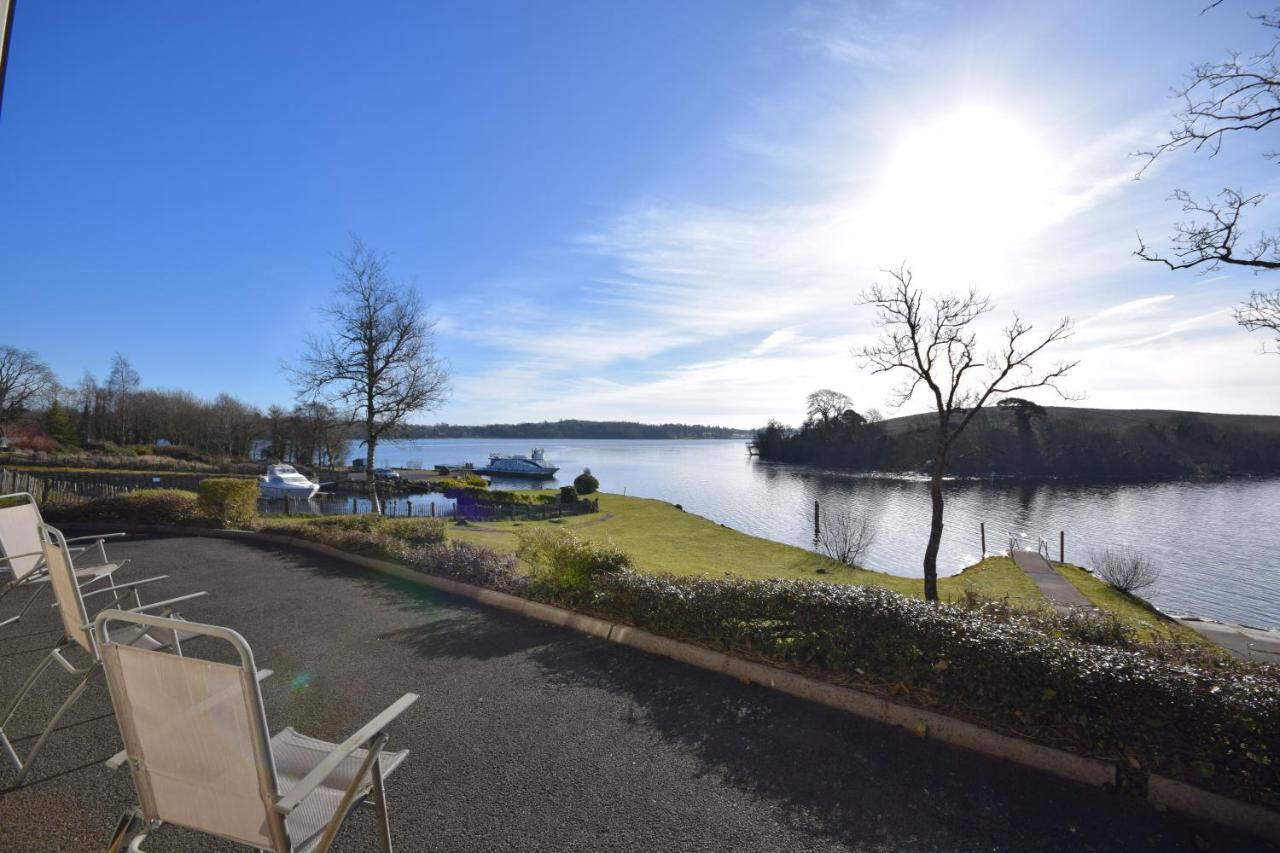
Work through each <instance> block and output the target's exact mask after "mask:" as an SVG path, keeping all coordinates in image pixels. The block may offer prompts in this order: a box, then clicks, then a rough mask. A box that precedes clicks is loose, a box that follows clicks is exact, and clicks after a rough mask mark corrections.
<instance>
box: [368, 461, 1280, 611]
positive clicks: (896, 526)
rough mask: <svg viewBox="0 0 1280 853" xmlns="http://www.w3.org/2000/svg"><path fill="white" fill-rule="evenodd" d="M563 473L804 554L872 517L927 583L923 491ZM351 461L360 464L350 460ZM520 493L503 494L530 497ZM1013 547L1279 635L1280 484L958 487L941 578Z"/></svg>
mask: <svg viewBox="0 0 1280 853" xmlns="http://www.w3.org/2000/svg"><path fill="white" fill-rule="evenodd" d="M534 444H535V442H532V441H529V440H508V439H432V440H420V441H399V442H388V443H384V444H383V445H381V446H379V448H378V464H379V465H396V466H403V465H407V464H410V463H414V464H417V463H422V464H425V465H427V466H431V465H435V464H437V463H459V462H472V463H475V464H476V465H477V466H479V465H482V464H484V463H485V462H486V461H487V460H488V456H489V454H490V453H491V452H500V453H528V452H529V450H530V449H531V448H532V447H533V446H534ZM537 445H538V446H541V447H544V448H545V449H546V453H547V459H548V460H550V461H551V462H553V463H555V464H557V465H559V466H560V468H561V470H560V473H559V475H558V476H557V477H556V479H555V480H554V481H549V482H547V483H545V484H540V485H542V486H547V487H549V486H558V485H563V484H567V483H571V482H572V481H573V478H574V477H575V476H577V475H578V474H579V473H581V471H582V469H583V468H590V469H591V472H592V473H593V474H595V475H596V477H598V478H599V480H600V487H601V489H602V490H603V491H607V492H618V493H622V492H625V493H626V494H628V495H638V496H640V497H649V498H660V499H662V500H665V501H670V502H671V503H678V504H681V505H682V506H683V507H684V508H685V509H686V510H688V511H689V512H695V513H698V514H699V515H703V516H706V517H707V518H710V519H712V520H714V521H717V522H720V523H721V524H726V525H728V526H729V527H732V528H734V529H736V530H741V531H743V532H745V533H750V534H753V535H755V536H762V537H765V538H768V539H775V540H777V541H779V542H786V543H788V544H791V545H798V546H800V547H805V548H807V547H810V545H811V540H812V536H813V503H814V501H819V502H820V503H821V504H822V506H823V507H824V509H826V510H839V509H846V508H847V509H849V510H851V511H853V512H856V513H860V514H865V515H867V516H869V517H870V518H871V519H872V520H873V523H874V526H875V530H876V541H875V543H874V544H873V545H872V547H871V549H870V551H869V552H868V554H867V556H866V558H865V563H866V565H867V566H868V567H869V568H873V569H878V570H881V571H885V572H892V573H893V574H897V575H905V576H908V577H920V575H921V568H920V565H921V560H922V559H923V554H924V547H925V541H926V540H927V538H928V530H929V490H928V485H927V483H925V482H924V481H923V480H912V479H901V478H889V477H882V476H864V475H852V474H848V473H845V472H837V471H825V470H821V469H813V468H808V467H804V466H793V465H778V464H772V463H764V462H760V461H759V460H758V459H752V458H750V457H748V456H747V451H746V444H745V442H744V441H740V440H725V441H716V440H705V441H622V440H603V439H599V440H560V441H551V442H545V441H544V442H537ZM352 455H353V456H356V455H359V453H358V452H357V453H353V454H352ZM530 485H531V484H530V483H528V482H524V481H520V480H508V481H503V480H499V481H495V483H494V486H495V487H497V488H528V487H530ZM983 522H985V523H986V527H987V550H988V552H992V551H999V550H1003V549H1004V548H1006V547H1007V543H1008V534H1009V533H1010V532H1015V533H1018V534H1023V535H1028V536H1030V537H1031V538H1032V539H1035V538H1037V537H1039V536H1043V537H1044V538H1046V539H1048V540H1049V541H1050V542H1051V543H1052V548H1051V553H1052V556H1053V557H1054V558H1055V559H1056V558H1057V547H1058V533H1059V531H1065V533H1066V557H1067V560H1068V561H1072V562H1079V563H1084V564H1086V565H1087V564H1088V554H1089V553H1090V551H1091V549H1093V548H1095V547H1098V546H1102V545H1107V544H1119V545H1129V546H1133V547H1135V548H1139V549H1140V550H1142V551H1143V552H1144V553H1146V554H1147V555H1148V556H1150V557H1152V558H1153V559H1154V560H1156V561H1157V562H1158V563H1159V564H1160V566H1161V567H1162V569H1163V576H1162V578H1161V580H1160V583H1159V585H1158V586H1156V587H1155V588H1153V589H1148V590H1147V591H1146V592H1145V593H1144V595H1145V597H1147V598H1149V599H1150V600H1152V601H1153V602H1154V603H1156V604H1157V605H1158V606H1160V607H1161V608H1162V609H1164V610H1166V611H1170V612H1191V613H1198V614H1201V615H1204V616H1211V617H1214V618H1218V619H1227V620H1231V621H1236V622H1244V623H1246V624H1253V625H1266V626H1280V523H1278V522H1280V479H1245V480H1225V481H1216V482H1207V483H1200V482H1178V483H1157V484H1138V485H1134V484H1114V483H1112V484H1066V483H1009V482H989V481H953V482H950V483H949V484H948V487H947V516H946V524H947V527H946V530H945V532H944V534H943V540H942V550H941V553H940V555H939V558H938V567H939V571H940V572H941V573H943V574H952V573H955V572H957V571H959V570H960V569H962V568H964V567H965V566H967V565H970V564H972V563H974V562H976V561H977V560H978V558H979V557H980V555H981V543H980V539H979V524H980V523H983Z"/></svg>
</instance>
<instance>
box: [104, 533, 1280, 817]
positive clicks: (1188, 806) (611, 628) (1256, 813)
mask: <svg viewBox="0 0 1280 853" xmlns="http://www.w3.org/2000/svg"><path fill="white" fill-rule="evenodd" d="M112 529H113V530H119V529H121V526H120V525H113V526H112ZM124 529H126V530H127V531H128V532H132V533H157V534H167V535H175V534H176V535H180V536H208V537H213V538H223V539H241V540H246V541H250V542H260V543H264V544H271V545H280V546H284V547H289V548H296V549H299V550H303V551H310V552H312V553H317V554H322V555H324V556H327V557H332V558H333V559H336V560H342V561H344V562H347V563H352V564H354V565H357V566H360V567H362V568H366V569H370V570H373V571H376V572H380V573H382V574H386V575H391V576H393V577H396V578H400V579H402V580H405V581H409V582H410V583H416V584H419V585H422V586H428V587H432V588H434V589H437V590H440V591H441V592H447V593H450V594H452V595H457V596H460V597H462V598H468V599H471V600H473V601H477V602H479V603H481V604H487V605H490V606H492V607H497V608H499V609H502V610H507V611H510V612H512V613H519V614H522V615H524V616H528V617H530V618H532V619H537V620H539V621H541V622H548V623H550V624H553V625H559V626H562V627H566V628H570V629H573V630H575V631H579V632H582V633H585V634H590V635H592V636H595V637H599V638H600V639H604V640H609V641H610V642H614V643H618V644H620V645H624V646H630V647H632V648H635V649H638V650H640V651H644V652H647V653H649V654H655V655H660V656H662V657H667V658H671V659H672V660H677V661H680V662H681V663H685V664H688V665H690V666H696V667H698V668H700V669H705V670H708V671H710V672H715V673H719V674H721V675H725V676H728V677H731V678H737V679H739V680H743V681H749V682H752V683H755V684H759V685H761V686H764V687H768V688H770V689H772V690H778V691H781V692H783V693H787V694H789V695H791V696H795V697H797V698H799V699H804V700H806V701H810V702H816V703H818V704H821V705H825V706H827V707H829V708H834V709H836V710H840V711H845V712H847V713H850V714H854V715H856V716H859V717H863V718H866V719H871V720H876V721H879V722H882V723H887V724H889V725H894V726H899V727H901V728H905V729H907V730H908V731H911V732H914V733H915V734H917V735H919V736H921V737H929V738H933V739H935V740H939V741H942V742H944V743H947V744H950V745H952V746H958V747H962V748H965V749H971V750H974V751H976V752H980V753H983V754H984V755H989V756H992V757H995V758H1001V759H1004V760H1006V761H1012V762H1015V763H1017V764H1021V765H1023V766H1025V767H1030V768H1032V769H1035V770H1039V771H1041V772H1044V773H1050V774H1052V775H1054V776H1059V777H1061V778H1065V779H1070V780H1072V781H1075V782H1081V783H1084V784H1086V785H1093V786H1104V787H1115V785H1116V779H1117V771H1116V765H1115V764H1114V763H1113V762H1110V761H1104V760H1101V759H1097V758H1088V757H1085V756H1080V755H1075V754H1073V753H1070V752H1066V751H1064V750H1060V749H1055V748H1054V747H1049V746H1044V745H1042V744H1037V743H1033V742H1031V741H1028V740H1023V739H1022V738H1017V737H1013V736H1011V735H1006V734H1001V733H1000V732H995V731H992V730H990V729H986V728H983V727H981V726H978V725H975V724H973V723H969V722H966V721H964V720H958V719H955V718H954V717H948V716H945V715H943V714H938V713H936V712H933V711H928V710H925V709H923V708H916V707H913V706H911V705H904V704H901V703H898V702H893V701H891V700H888V699H885V698H884V697H881V696H877V695H874V694H871V693H865V692H863V691H860V690H856V689H854V688H851V687H845V686H843V685H839V684H832V683H830V682H826V681H820V680H817V679H813V678H809V677H808V676H805V675H801V674H799V673H796V672H792V671H790V670H785V669H779V668H778V667H774V666H770V665H768V664H764V663H759V662H757V661H751V660H746V659H744V658H739V657H735V656H733V655H727V654H724V653H723V652H718V651H715V650H713V649H709V648H706V647H705V646H699V645H695V644H693V643H686V642H683V641H680V640H673V639H671V638H669V637H663V636H660V635H657V634H651V633H649V632H648V631H644V630H641V629H639V628H633V627H631V626H628V625H620V624H617V623H610V622H607V621H605V620H602V619H598V618H596V617H593V616H588V615H586V614H582V613H577V612H574V611H571V610H565V609H564V608H560V607H556V606H554V605H550V604H544V603H542V602H537V601H530V600H528V599H524V598H520V597H518V596H514V595H509V594H507V593H503V592H498V591H496V590H491V589H486V588H484V587H478V586H473V585H471V584H467V583H462V582H460V581H454V580H450V579H448V578H441V577H436V576H434V575H428V574H423V573H421V572H415V571H414V570H412V569H410V568H409V567H407V566H403V565H400V564H399V563H392V562H390V561H387V560H379V559H375V558H373V557H365V556H361V555H359V554H351V553H348V552H346V551H340V550H338V549H337V548H333V547H330V546H328V545H324V544H321V543H319V542H313V541H311V540H308V539H300V538H296V537H293V536H281V535H277V534H270V533H258V532H255V531H248V530H218V529H209V528H188V527H173V526H166V525H134V526H127V527H125V528H124ZM1146 780H1147V793H1146V799H1147V801H1148V802H1149V803H1150V804H1151V805H1152V806H1154V807H1155V808H1157V809H1160V810H1170V811H1175V812H1179V813H1181V814H1184V815H1186V816H1188V817H1192V818H1196V819H1199V820H1205V821H1209V822H1213V823H1218V824H1222V825H1224V826H1228V827H1231V828H1232V829H1236V830H1240V831H1243V832H1248V833H1252V834H1254V835H1258V836H1261V837H1263V838H1267V839H1270V840H1277V841H1280V812H1277V811H1275V810H1272V809H1269V808H1266V807H1264V806H1259V805H1255V804H1253V803H1246V802H1243V801H1241V800H1235V799H1232V798H1230V797H1227V796H1224V795H1222V794H1215V793H1212V792H1210V791H1205V790H1203V789H1201V788H1197V787H1195V786H1193V785H1188V784H1186V783H1184V782H1178V781H1176V780H1173V779H1169V778H1166V777H1164V776H1160V775H1158V774H1155V773H1151V774H1148V775H1147V777H1146Z"/></svg>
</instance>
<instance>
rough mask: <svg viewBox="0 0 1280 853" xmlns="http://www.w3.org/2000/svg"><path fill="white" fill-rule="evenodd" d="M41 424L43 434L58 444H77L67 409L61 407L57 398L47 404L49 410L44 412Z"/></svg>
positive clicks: (69, 445) (72, 445) (65, 445)
mask: <svg viewBox="0 0 1280 853" xmlns="http://www.w3.org/2000/svg"><path fill="white" fill-rule="evenodd" d="M42 425H43V427H44V432H45V435H47V436H49V437H50V438H52V439H53V440H54V441H56V442H58V444H61V445H63V446H64V447H75V446H77V445H78V444H79V441H78V440H77V438H76V428H75V425H74V424H72V423H71V418H70V417H69V416H68V415H67V410H66V409H64V408H62V404H61V403H59V402H58V401H57V400H54V401H53V402H52V403H50V404H49V410H48V411H46V412H45V413H44V422H43V424H42Z"/></svg>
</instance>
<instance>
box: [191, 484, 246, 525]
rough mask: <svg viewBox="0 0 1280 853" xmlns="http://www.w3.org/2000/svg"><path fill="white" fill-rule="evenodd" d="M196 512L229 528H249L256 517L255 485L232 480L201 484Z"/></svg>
mask: <svg viewBox="0 0 1280 853" xmlns="http://www.w3.org/2000/svg"><path fill="white" fill-rule="evenodd" d="M200 511H201V512H203V513H204V514H205V515H207V516H209V517H210V518H213V519H217V520H218V521H221V522H222V523H223V524H226V525H228V526H230V527H251V526H252V525H253V523H254V521H255V520H256V519H257V516H258V484H257V483H256V482H254V481H253V480H239V479H235V478H234V477H209V478H208V479H205V480H201V481H200Z"/></svg>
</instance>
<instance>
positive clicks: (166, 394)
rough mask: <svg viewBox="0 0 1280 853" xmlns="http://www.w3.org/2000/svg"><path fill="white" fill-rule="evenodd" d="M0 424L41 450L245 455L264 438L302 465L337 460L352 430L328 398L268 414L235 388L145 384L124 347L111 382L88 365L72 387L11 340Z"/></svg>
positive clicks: (0, 383)
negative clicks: (138, 448)
mask: <svg viewBox="0 0 1280 853" xmlns="http://www.w3.org/2000/svg"><path fill="white" fill-rule="evenodd" d="M0 430H3V431H4V432H8V433H12V434H13V435H12V437H13V440H14V443H16V444H19V445H21V444H24V443H31V444H32V445H33V446H34V447H37V448H41V449H44V448H50V449H51V445H50V443H51V442H56V443H57V444H58V445H59V446H61V447H62V448H64V449H71V448H76V447H102V446H104V445H119V446H121V447H127V446H131V445H154V444H156V443H157V442H164V443H168V444H171V445H177V446H180V447H186V448H190V449H192V450H195V451H199V452H201V453H204V454H208V455H209V456H225V457H230V458H239V459H243V458H248V457H249V456H250V455H251V452H252V450H253V447H254V444H255V442H257V441H259V440H261V439H264V438H265V439H267V441H268V442H269V445H268V448H267V450H266V453H265V455H267V456H269V457H270V458H273V459H280V460H285V461H291V462H298V463H303V464H312V463H317V464H327V463H330V462H335V461H337V460H338V459H340V458H341V456H342V450H343V443H344V442H345V441H346V440H347V439H348V438H349V437H350V436H351V434H352V433H351V430H350V429H349V428H348V427H347V425H346V423H345V422H344V421H343V419H342V418H340V417H339V416H338V413H337V412H336V411H335V410H334V409H333V408H332V407H330V406H326V405H324V404H322V403H315V402H312V403H301V404H298V405H297V406H295V407H294V408H293V409H292V410H285V409H283V408H281V407H279V406H272V407H271V408H270V409H268V410H267V412H266V414H265V415H264V414H263V412H262V411H261V410H259V409H258V408H257V407H256V406H253V405H251V404H249V403H246V402H244V401H242V400H239V399H237V398H235V397H233V396H232V395H230V394H225V393H223V394H219V395H217V396H216V397H214V398H213V399H212V400H203V399H201V398H199V397H197V396H196V395H194V394H192V393H191V392H189V391H170V390H164V389H159V388H144V387H142V380H141V377H140V376H139V374H138V371H137V370H136V369H135V368H134V367H133V365H132V364H131V363H130V362H129V360H128V358H126V357H125V356H124V355H122V354H119V353H117V354H116V356H115V357H114V358H113V359H112V363H111V367H110V369H109V370H108V372H107V376H106V378H105V380H103V381H99V380H98V379H97V378H96V377H95V376H94V375H93V374H92V373H90V372H88V371H86V372H85V374H84V375H83V376H82V377H81V378H80V380H79V381H78V382H77V383H75V384H74V385H65V384H63V383H61V382H59V381H58V379H57V377H56V376H55V375H54V372H53V371H52V370H51V369H50V368H49V367H48V365H47V364H45V363H44V362H43V361H42V360H41V359H40V358H39V356H38V355H37V354H36V353H33V352H29V351H25V350H18V349H17V348H15V347H12V346H0Z"/></svg>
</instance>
